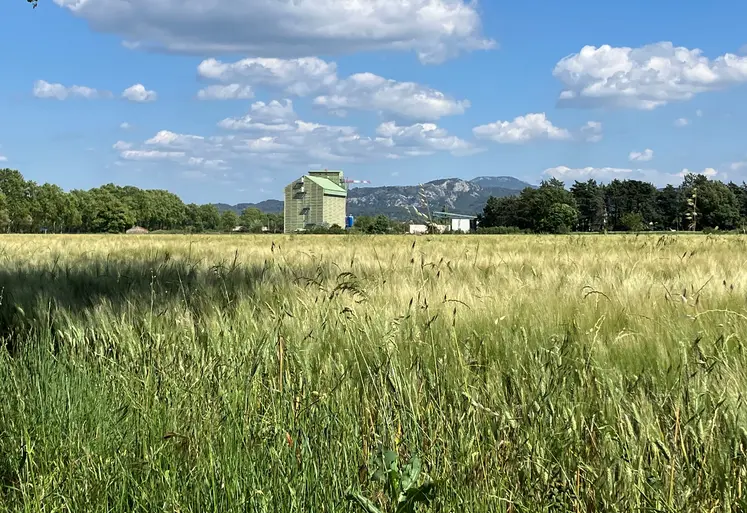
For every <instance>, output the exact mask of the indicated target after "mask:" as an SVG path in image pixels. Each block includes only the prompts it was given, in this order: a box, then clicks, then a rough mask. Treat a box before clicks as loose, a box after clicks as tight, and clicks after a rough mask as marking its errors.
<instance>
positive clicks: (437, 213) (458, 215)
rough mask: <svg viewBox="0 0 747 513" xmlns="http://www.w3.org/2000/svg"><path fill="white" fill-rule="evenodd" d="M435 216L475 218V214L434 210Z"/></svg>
mask: <svg viewBox="0 0 747 513" xmlns="http://www.w3.org/2000/svg"><path fill="white" fill-rule="evenodd" d="M433 215H434V216H436V217H448V218H450V219H477V216H468V215H466V214H455V213H454V212H434V213H433Z"/></svg>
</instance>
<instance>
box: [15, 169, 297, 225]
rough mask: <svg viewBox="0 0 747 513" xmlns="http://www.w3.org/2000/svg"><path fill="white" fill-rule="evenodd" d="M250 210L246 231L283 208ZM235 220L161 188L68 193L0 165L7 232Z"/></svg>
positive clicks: (271, 220)
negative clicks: (187, 203) (268, 210)
mask: <svg viewBox="0 0 747 513" xmlns="http://www.w3.org/2000/svg"><path fill="white" fill-rule="evenodd" d="M249 210H250V212H247V215H246V216H244V217H243V219H244V220H245V221H246V220H251V223H247V225H248V226H249V229H248V230H247V231H256V232H260V231H262V229H263V227H264V226H268V225H269V229H270V231H282V227H283V219H282V214H280V215H277V214H275V215H272V214H270V215H265V214H263V213H261V212H259V211H257V212H253V211H251V210H252V209H249ZM234 220H235V221H236V223H238V222H239V220H238V219H236V218H235V214H234V215H233V216H232V215H230V214H229V215H227V216H226V215H224V216H221V213H220V212H219V211H218V208H217V207H216V206H215V205H195V204H189V205H185V204H184V203H183V202H182V200H181V199H180V198H179V197H178V196H177V195H176V194H173V193H171V192H168V191H164V190H143V189H139V188H137V187H132V186H125V187H120V186H117V185H114V184H106V185H103V186H101V187H97V188H94V189H90V190H88V191H83V190H73V191H70V192H69V193H68V192H65V191H63V190H62V189H61V188H60V187H58V186H57V185H52V184H48V183H45V184H42V185H38V184H36V183H35V182H33V181H30V180H29V181H27V180H25V179H24V177H23V175H21V173H20V172H18V171H16V170H13V169H0V229H1V230H3V231H6V232H16V233H29V232H31V233H38V232H46V233H80V232H99V233H118V232H123V231H125V230H127V229H128V228H130V227H132V226H133V225H138V226H142V227H144V228H147V229H148V230H150V231H155V230H186V231H189V232H192V233H198V232H202V231H215V230H219V229H227V228H226V226H227V224H231V222H233V221H234ZM233 226H236V224H234V225H233ZM233 226H231V228H233Z"/></svg>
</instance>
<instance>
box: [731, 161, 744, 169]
mask: <svg viewBox="0 0 747 513" xmlns="http://www.w3.org/2000/svg"><path fill="white" fill-rule="evenodd" d="M744 168H747V161H743V162H732V163H731V164H730V165H729V169H731V170H732V171H739V170H740V169H744Z"/></svg>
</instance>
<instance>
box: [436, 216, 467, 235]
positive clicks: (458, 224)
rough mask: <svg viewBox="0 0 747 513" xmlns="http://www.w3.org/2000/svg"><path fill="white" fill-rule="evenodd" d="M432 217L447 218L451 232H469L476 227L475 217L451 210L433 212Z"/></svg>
mask: <svg viewBox="0 0 747 513" xmlns="http://www.w3.org/2000/svg"><path fill="white" fill-rule="evenodd" d="M433 217H436V218H439V219H443V220H448V221H449V225H450V229H451V231H452V232H459V231H461V232H464V233H467V232H471V231H473V230H476V229H477V217H476V216H468V215H464V214H454V213H453V212H435V213H434V214H433Z"/></svg>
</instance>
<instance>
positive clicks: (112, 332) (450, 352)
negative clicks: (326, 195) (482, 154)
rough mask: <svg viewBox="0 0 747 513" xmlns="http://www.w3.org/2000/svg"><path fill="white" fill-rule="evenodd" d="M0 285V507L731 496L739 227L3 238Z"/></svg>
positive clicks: (739, 380) (745, 382) (648, 503)
mask: <svg viewBox="0 0 747 513" xmlns="http://www.w3.org/2000/svg"><path fill="white" fill-rule="evenodd" d="M0 287H2V291H1V292H2V297H1V300H2V301H1V304H0V332H1V333H2V335H3V337H4V349H2V350H0V398H1V400H0V486H1V487H2V488H0V510H2V511H14V512H15V511H29V512H30V511H45V512H75V513H78V512H134V511H137V512H146V511H147V512H152V511H168V512H195V513H198V512H200V513H202V512H208V511H210V512H219V511H220V512H224V511H232V512H233V511H242V512H243V511H249V512H355V511H358V512H361V513H362V512H369V513H373V512H375V511H381V512H395V511H398V512H414V511H423V512H427V511H434V512H436V511H437V512H449V513H451V512H477V513H480V512H488V511H490V512H494V511H511V512H544V511H548V512H549V511H570V512H590V511H599V512H602V511H604V512H607V511H619V512H630V511H666V512H684V511H703V512H706V511H745V510H746V509H747V489H745V488H746V487H747V483H746V482H745V480H747V405H745V398H744V397H743V396H744V395H745V394H747V356H746V355H745V343H746V342H747V309H746V308H745V305H747V301H746V300H747V237H742V236H731V235H721V236H706V235H649V236H635V235H608V236H601V235H599V236H597V235H589V236H440V237H439V236H435V237H430V236H421V237H413V236H401V237H396V236H382V237H375V236H369V237H365V236H362V237H355V236H338V237H335V236H302V237H287V236H275V237H273V236H242V235H237V236H154V235H150V236H124V235H122V236H2V237H0ZM395 455H396V458H395ZM377 461H378V462H379V463H381V462H382V461H385V462H386V464H387V465H389V464H391V466H390V467H389V468H390V469H394V470H392V471H391V472H388V473H387V472H382V471H381V468H380V467H381V465H380V464H379V465H377ZM418 468H420V472H419V473H418V472H417V469H418ZM377 469H378V470H377ZM384 470H386V468H385V469H384ZM382 478H383V479H382ZM391 483H394V484H395V486H394V489H393V487H392V486H391ZM374 508H378V509H374Z"/></svg>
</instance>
